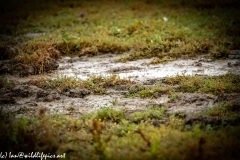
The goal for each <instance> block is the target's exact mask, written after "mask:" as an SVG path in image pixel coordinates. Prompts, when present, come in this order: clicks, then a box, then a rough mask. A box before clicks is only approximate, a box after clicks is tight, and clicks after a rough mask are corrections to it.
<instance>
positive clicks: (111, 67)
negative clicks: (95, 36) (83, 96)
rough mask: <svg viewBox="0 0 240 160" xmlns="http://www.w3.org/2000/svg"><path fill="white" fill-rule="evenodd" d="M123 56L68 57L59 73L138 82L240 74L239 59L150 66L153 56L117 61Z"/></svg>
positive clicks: (195, 60)
mask: <svg viewBox="0 0 240 160" xmlns="http://www.w3.org/2000/svg"><path fill="white" fill-rule="evenodd" d="M118 58H119V56H113V55H112V54H105V55H99V56H95V57H81V58H79V57H74V58H70V57H64V58H63V59H62V61H61V62H60V64H59V71H58V72H59V75H66V76H74V77H78V78H81V79H87V78H89V77H90V76H93V75H96V76H99V75H101V76H110V75H112V74H116V75H118V76H119V77H120V78H128V79H130V80H132V81H136V82H144V81H147V80H149V79H157V78H164V77H168V76H176V75H182V74H184V75H207V76H216V75H223V74H226V73H234V74H240V61H239V59H226V60H215V61H213V60H212V59H207V58H194V59H182V60H177V61H173V62H168V63H166V64H157V65H149V63H150V62H151V61H152V60H153V59H143V60H137V61H130V62H126V63H115V62H114V61H115V60H116V59H118Z"/></svg>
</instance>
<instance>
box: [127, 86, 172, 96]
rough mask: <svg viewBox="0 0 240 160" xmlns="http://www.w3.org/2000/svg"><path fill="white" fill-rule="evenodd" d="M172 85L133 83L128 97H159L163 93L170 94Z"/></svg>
mask: <svg viewBox="0 0 240 160" xmlns="http://www.w3.org/2000/svg"><path fill="white" fill-rule="evenodd" d="M170 91H171V88H170V87H163V86H161V85H156V86H144V85H133V86H131V87H130V88H129V90H128V93H127V95H126V96H127V97H141V98H157V97H159V96H161V95H163V94H169V92H170Z"/></svg>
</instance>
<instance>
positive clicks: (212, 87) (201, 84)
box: [164, 74, 240, 95]
mask: <svg viewBox="0 0 240 160" xmlns="http://www.w3.org/2000/svg"><path fill="white" fill-rule="evenodd" d="M239 82H240V76H239V75H235V74H226V75H221V76H212V77H198V76H185V75H179V76H176V77H169V78H166V79H165V80H164V83H167V84H169V85H172V86H173V85H179V87H178V89H177V91H181V92H188V93H194V92H200V93H211V94H215V95H219V94H223V93H231V92H237V93H239V92H240V85H239V84H240V83H239Z"/></svg>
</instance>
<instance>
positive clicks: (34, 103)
mask: <svg viewBox="0 0 240 160" xmlns="http://www.w3.org/2000/svg"><path fill="white" fill-rule="evenodd" d="M119 57H120V56H119V55H113V54H100V55H98V56H95V57H87V56H83V57H62V58H61V59H60V60H59V61H57V62H54V63H55V65H54V67H52V69H55V70H53V71H51V72H49V73H45V74H43V75H29V76H19V74H18V75H17V74H15V73H17V72H19V71H18V68H12V70H10V71H9V72H7V74H6V73H5V74H3V75H2V77H5V78H7V79H8V81H14V82H15V83H16V84H17V85H16V86H15V87H13V88H11V89H6V88H5V89H1V90H0V94H1V95H2V96H1V98H0V103H1V108H2V109H3V111H7V112H12V113H15V114H16V115H17V117H18V116H22V115H25V114H32V113H35V112H36V111H38V110H39V109H41V108H46V109H47V111H48V113H60V114H68V115H69V114H70V115H73V116H78V115H79V114H82V113H86V112H91V111H94V110H97V109H99V108H101V107H112V108H114V109H120V108H123V109H125V110H126V111H127V112H134V111H144V110H147V108H149V107H151V106H159V107H161V106H166V107H168V110H167V113H169V114H172V113H175V114H182V115H184V116H185V117H192V116H194V117H196V116H198V115H201V113H202V112H204V111H205V110H206V109H208V108H210V107H212V106H214V105H215V104H217V103H218V102H221V101H226V100H227V101H232V102H234V103H237V104H238V105H239V104H240V99H239V97H240V94H237V93H236V94H225V95H219V96H216V95H211V94H203V93H180V94H179V95H178V97H177V98H176V99H174V100H170V95H167V94H163V95H156V96H154V97H152V98H136V97H133V98H132V97H126V92H127V91H126V89H127V88H126V87H128V86H119V87H117V88H114V89H113V88H111V89H108V90H107V92H106V94H103V95H95V94H93V93H92V92H91V91H90V90H87V89H82V88H79V87H78V88H75V89H72V90H70V91H68V92H64V93H61V94H60V93H58V92H57V91H55V90H43V89H41V88H38V87H37V86H34V85H31V84H29V82H30V81H33V80H38V79H43V78H51V79H54V78H56V77H58V76H74V77H77V78H81V79H87V78H89V77H90V76H93V75H102V76H110V75H113V74H115V75H118V76H119V77H120V78H128V79H130V80H131V81H133V82H135V83H136V84H144V85H154V84H155V82H156V81H158V80H160V79H164V78H166V77H169V76H176V75H182V74H184V75H197V76H202V75H205V76H206V75H207V76H214V75H222V74H226V73H235V74H240V60H239V52H237V51H232V54H230V56H229V58H228V59H225V60H212V59H209V58H208V57H207V56H205V57H203V56H202V57H197V58H191V59H190V58H188V59H179V60H177V61H173V62H168V63H165V64H158V65H150V64H148V63H149V62H150V61H151V59H143V60H137V61H130V62H126V63H115V60H116V59H118V58H119ZM4 64H5V65H4ZM6 64H7V65H9V64H10V63H6V61H2V62H1V69H2V70H3V68H4V67H5V68H8V66H6ZM56 66H59V67H56ZM8 69H9V68H8ZM26 70H28V68H27V69H26ZM26 72H27V71H26ZM203 119H204V118H203ZM190 121H191V120H189V122H190Z"/></svg>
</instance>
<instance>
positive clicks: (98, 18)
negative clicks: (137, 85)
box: [0, 0, 240, 71]
mask: <svg viewBox="0 0 240 160" xmlns="http://www.w3.org/2000/svg"><path fill="white" fill-rule="evenodd" d="M1 6H2V10H1V17H0V19H1V21H0V22H1V23H0V31H1V32H0V34H3V35H11V36H12V37H11V38H10V40H6V41H1V43H0V44H1V45H8V44H14V45H17V46H18V47H19V48H20V50H21V51H22V52H20V53H19V54H20V55H19V56H17V57H18V58H17V59H21V62H22V63H24V64H28V63H30V62H32V63H34V65H38V64H39V63H41V62H44V61H45V58H44V57H48V56H49V54H45V53H47V52H49V51H46V48H48V46H49V44H51V47H53V49H54V50H57V51H59V52H60V53H61V54H62V55H71V54H74V55H80V56H81V55H83V54H87V55H91V56H92V55H96V54H97V53H98V52H101V53H109V52H112V53H119V54H121V53H123V52H127V53H128V54H127V56H124V57H122V58H120V59H119V61H122V62H125V61H129V60H136V59H142V58H151V57H155V60H154V61H153V62H152V63H153V64H154V63H162V62H166V61H172V60H174V59H177V58H180V57H182V56H183V55H187V56H197V55H200V54H208V53H210V54H211V55H212V56H213V57H214V58H223V57H226V56H227V55H228V54H229V50H231V49H239V45H240V39H239V33H240V31H239V28H240V27H239V24H240V23H239V21H240V19H239V16H237V15H239V9H238V8H239V2H238V1H237V0H231V1H226V0H223V1H221V2H218V3H215V2H214V1H207V0H203V1H195V2H192V1H189V0H176V1H174V2H170V1H169V2H168V1H163V0H161V1H152V2H149V1H135V0H131V1H107V2H106V1H105V0H101V1H74V0H72V1H60V0H58V1H54V2H53V1H48V2H46V1H44V2H43V0H37V1H34V2H32V1H28V0H27V1H26V2H25V1H24V3H23V1H18V2H16V1H13V0H11V1H9V2H8V3H2V2H1ZM12 10H14V12H12ZM103 17H104V18H103ZM26 33H45V34H42V35H41V36H39V37H36V38H33V39H32V38H27V37H24V36H23V35H24V34H26ZM26 44H34V45H35V46H41V48H38V47H37V48H36V47H31V45H30V46H29V45H26ZM45 45H46V46H45ZM42 49H43V51H42ZM22 54H24V55H26V56H24V57H23V56H22ZM5 57H8V58H12V56H11V55H9V56H5ZM14 57H15V55H14ZM26 57H28V59H30V60H32V59H33V61H23V60H24V59H25V58H26ZM36 57H37V59H40V60H41V62H39V61H37V60H36ZM35 63H36V64H35ZM43 65H44V64H43ZM38 68H39V66H38ZM38 70H40V71H41V70H42V69H41V67H40V69H38Z"/></svg>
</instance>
